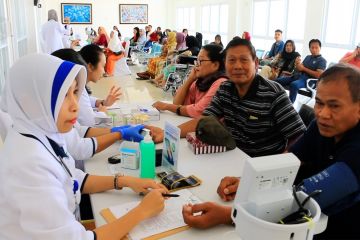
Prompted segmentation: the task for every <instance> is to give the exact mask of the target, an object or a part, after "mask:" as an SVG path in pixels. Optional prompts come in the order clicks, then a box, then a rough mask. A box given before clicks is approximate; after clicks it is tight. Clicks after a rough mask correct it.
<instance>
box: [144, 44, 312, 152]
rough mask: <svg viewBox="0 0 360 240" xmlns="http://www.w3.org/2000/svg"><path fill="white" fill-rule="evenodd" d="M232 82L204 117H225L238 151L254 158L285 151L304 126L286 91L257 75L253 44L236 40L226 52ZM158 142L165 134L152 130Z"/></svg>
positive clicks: (192, 124)
mask: <svg viewBox="0 0 360 240" xmlns="http://www.w3.org/2000/svg"><path fill="white" fill-rule="evenodd" d="M225 54H226V56H225V67H226V73H227V75H228V77H229V79H230V80H229V81H226V82H224V83H223V84H222V85H221V86H220V88H219V90H218V91H217V93H216V94H215V96H214V97H213V100H212V102H211V103H210V105H209V107H208V108H207V109H206V110H205V111H204V113H203V115H213V116H215V117H217V118H218V119H221V118H223V119H224V124H225V126H226V128H227V129H228V130H229V132H230V133H231V135H232V137H233V138H234V140H235V141H236V145H237V147H238V148H240V149H241V150H243V151H244V152H245V153H247V154H248V155H250V156H251V157H255V156H263V155H270V154H276V153H281V152H284V150H285V149H286V147H287V145H288V143H289V142H290V141H292V140H295V139H296V138H298V137H299V136H300V135H301V134H302V133H303V132H304V131H305V130H306V128H305V125H304V124H303V122H302V121H301V119H300V117H299V115H298V114H297V112H296V111H295V110H294V108H293V106H292V104H291V102H290V101H289V98H288V96H287V94H286V92H285V91H284V89H283V88H282V87H281V86H280V85H279V84H277V83H275V82H271V81H267V80H265V79H263V78H262V77H261V76H259V75H257V74H256V69H257V65H258V60H257V59H256V53H255V49H254V47H253V45H252V44H251V42H249V41H247V40H245V39H240V38H235V39H233V40H231V41H230V43H229V44H228V45H227V47H226V49H225ZM198 121H199V119H193V120H191V121H189V122H186V123H184V124H181V125H180V126H179V127H180V129H181V136H182V137H185V136H186V133H188V132H194V131H195V128H196V125H197V123H198ZM150 129H151V131H152V136H153V138H154V141H155V142H161V141H162V140H163V131H162V130H159V129H157V128H154V127H150Z"/></svg>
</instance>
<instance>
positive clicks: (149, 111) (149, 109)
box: [138, 105, 160, 121]
mask: <svg viewBox="0 0 360 240" xmlns="http://www.w3.org/2000/svg"><path fill="white" fill-rule="evenodd" d="M138 110H139V111H140V112H141V113H144V114H146V115H148V116H149V118H150V121H159V120H160V112H159V110H157V109H156V108H154V107H153V106H151V105H150V106H138Z"/></svg>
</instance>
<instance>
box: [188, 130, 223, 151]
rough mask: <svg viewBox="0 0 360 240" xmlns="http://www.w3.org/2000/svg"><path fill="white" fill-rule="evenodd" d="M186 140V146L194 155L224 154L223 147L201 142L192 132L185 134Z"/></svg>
mask: <svg viewBox="0 0 360 240" xmlns="http://www.w3.org/2000/svg"><path fill="white" fill-rule="evenodd" d="M186 140H187V141H188V145H189V147H190V148H191V150H192V152H193V153H194V154H207V153H218V152H226V147H225V146H213V145H208V144H205V143H203V142H201V141H200V140H199V139H197V138H196V135H195V133H194V132H190V133H188V134H186Z"/></svg>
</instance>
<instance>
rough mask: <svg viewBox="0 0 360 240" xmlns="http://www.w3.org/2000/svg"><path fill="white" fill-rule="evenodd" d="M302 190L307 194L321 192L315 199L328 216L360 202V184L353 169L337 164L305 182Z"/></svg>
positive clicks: (340, 163)
mask: <svg viewBox="0 0 360 240" xmlns="http://www.w3.org/2000/svg"><path fill="white" fill-rule="evenodd" d="M301 190H302V191H304V192H305V193H307V194H310V193H312V192H314V191H315V190H321V193H320V194H317V195H316V196H314V199H315V200H316V201H317V203H318V204H319V205H320V208H321V210H322V211H323V212H324V213H325V214H328V215H331V214H334V213H336V212H340V211H342V210H343V209H345V208H347V207H350V206H352V205H354V204H355V203H356V202H358V201H359V200H360V193H359V182H358V179H357V178H356V175H355V174H354V172H353V171H352V170H351V168H350V167H349V166H348V165H347V164H346V163H344V162H336V163H334V164H333V165H331V166H330V167H328V168H326V169H325V170H323V171H321V172H320V173H318V174H316V175H314V176H312V177H310V178H307V179H305V180H304V181H303V185H302V186H301Z"/></svg>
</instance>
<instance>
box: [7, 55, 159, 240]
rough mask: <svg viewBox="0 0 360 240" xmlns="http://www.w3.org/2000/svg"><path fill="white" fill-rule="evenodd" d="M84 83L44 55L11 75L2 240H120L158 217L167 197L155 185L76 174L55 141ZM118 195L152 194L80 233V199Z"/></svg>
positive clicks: (82, 76) (68, 66) (72, 116)
mask: <svg viewBox="0 0 360 240" xmlns="http://www.w3.org/2000/svg"><path fill="white" fill-rule="evenodd" d="M44 69H46V71H44ZM85 81H86V71H85V69H84V67H82V66H80V65H75V64H73V63H70V62H66V61H61V60H60V59H58V58H56V57H52V56H49V55H42V54H33V55H28V56H25V57H24V58H22V59H20V60H19V61H18V62H16V63H15V64H14V65H13V67H12V68H11V69H10V71H9V78H8V79H7V81H6V83H5V88H6V91H5V92H4V94H5V95H4V96H3V97H2V98H5V100H3V99H2V100H3V101H4V102H3V104H6V105H7V110H8V113H9V114H10V116H11V118H12V119H13V121H14V123H13V126H12V128H11V129H10V130H9V132H8V134H7V137H6V139H5V142H4V145H3V147H2V149H1V152H0V159H1V161H0V216H1V217H0V239H4V240H15V239H16V240H18V239H39V240H42V239H44V240H45V239H46V240H48V239H52V240H60V239H61V240H63V239H67V240H75V239H76V240H78V239H108V240H112V239H121V238H122V237H123V236H125V235H126V234H127V233H128V232H129V231H130V230H131V229H132V228H133V227H134V226H135V225H136V224H138V223H139V222H140V221H142V220H144V219H146V218H149V217H152V216H154V215H156V214H158V213H159V212H160V211H161V210H162V209H163V207H164V198H163V197H162V193H165V192H166V190H164V189H163V188H162V186H161V185H159V184H156V183H155V182H154V181H153V180H150V179H145V180H143V179H138V178H134V177H129V176H115V177H113V176H93V175H88V174H85V173H84V172H82V171H80V170H78V169H75V167H74V160H73V159H72V157H71V156H70V155H69V154H68V153H67V148H66V144H65V141H64V139H63V136H62V134H61V133H65V132H68V131H70V130H71V129H72V127H73V124H74V123H75V122H76V119H77V114H78V98H79V96H80V95H81V89H83V88H84V85H85ZM123 187H130V188H131V189H133V190H134V191H135V192H146V191H148V190H147V189H153V190H152V191H150V192H149V193H148V194H147V195H146V196H145V197H144V198H143V200H142V202H141V203H140V204H139V205H138V206H137V207H135V208H134V209H133V210H131V211H130V212H129V213H128V214H127V215H125V216H124V217H122V218H120V219H117V220H116V221H114V222H112V223H110V224H107V225H104V226H102V227H100V228H96V229H95V230H94V231H86V230H85V228H84V227H83V226H82V225H81V224H80V223H79V222H78V221H77V219H78V204H79V202H80V193H90V194H91V193H96V192H101V191H106V190H112V189H114V188H115V189H121V188H123ZM119 197H120V196H119Z"/></svg>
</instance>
